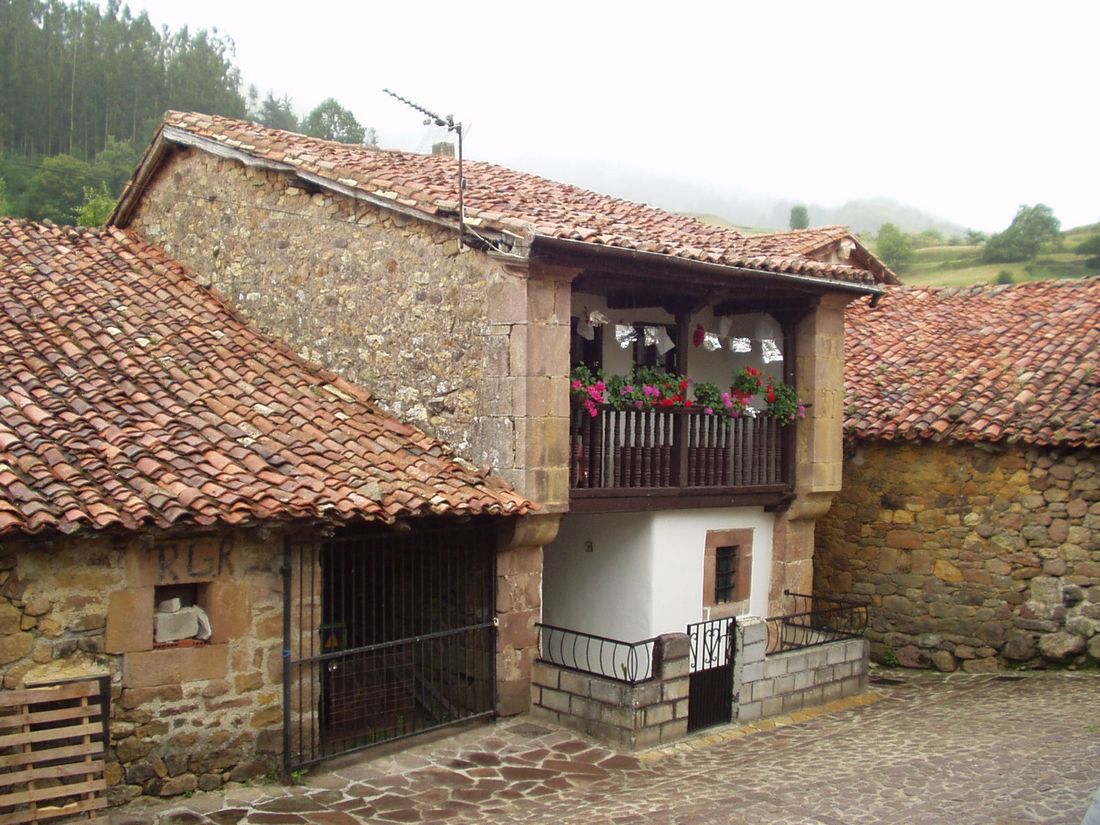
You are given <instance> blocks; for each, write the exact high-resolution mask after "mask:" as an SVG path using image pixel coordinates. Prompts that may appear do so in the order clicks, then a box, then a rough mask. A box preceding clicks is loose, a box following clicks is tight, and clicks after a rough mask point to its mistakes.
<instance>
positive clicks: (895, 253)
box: [875, 223, 913, 269]
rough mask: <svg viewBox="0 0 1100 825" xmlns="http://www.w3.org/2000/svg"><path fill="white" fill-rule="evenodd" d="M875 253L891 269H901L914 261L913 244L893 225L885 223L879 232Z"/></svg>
mask: <svg viewBox="0 0 1100 825" xmlns="http://www.w3.org/2000/svg"><path fill="white" fill-rule="evenodd" d="M875 253H876V254H877V255H878V256H879V257H880V258H881V259H882V261H883V263H885V264H886V265H887V266H888V267H890V268H891V269H901V268H902V267H903V266H905V264H907V263H909V261H911V260H912V259H913V242H912V241H910V240H909V236H908V235H906V234H905V233H904V232H902V231H901V230H900V229H898V228H897V227H896V226H894V225H893V224H892V223H884V224H883V225H882V226H881V227H879V230H878V238H876V240H875Z"/></svg>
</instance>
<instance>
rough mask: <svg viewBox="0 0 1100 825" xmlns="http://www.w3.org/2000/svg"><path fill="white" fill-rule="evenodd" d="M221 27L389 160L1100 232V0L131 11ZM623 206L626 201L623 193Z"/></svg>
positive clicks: (163, 7) (155, 7)
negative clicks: (455, 130) (875, 204)
mask: <svg viewBox="0 0 1100 825" xmlns="http://www.w3.org/2000/svg"><path fill="white" fill-rule="evenodd" d="M130 7H131V9H132V10H134V11H138V10H141V9H145V10H147V11H148V13H149V16H150V19H151V20H152V21H153V22H154V23H155V24H157V25H158V26H159V25H163V24H167V25H168V26H170V27H171V28H173V29H175V28H178V27H179V26H181V25H184V24H187V25H189V26H190V27H191V28H192V30H194V29H197V28H208V29H212V28H217V29H218V30H219V31H220V32H221V33H223V34H226V35H228V36H229V37H231V38H232V39H233V41H234V43H235V46H236V57H235V60H236V64H237V66H238V67H239V68H240V69H241V73H242V76H243V80H244V83H245V85H246V86H247V85H248V84H255V85H256V86H257V88H258V89H259V91H260V94H261V96H262V95H264V94H266V92H267V91H268V90H269V89H270V90H272V91H274V92H275V93H276V95H277V96H280V95H282V94H284V93H285V94H288V95H290V97H291V98H292V99H293V102H294V105H295V108H296V109H297V110H298V112H299V113H300V114H301V113H305V112H307V111H308V110H309V109H311V108H313V107H314V106H315V105H317V103H319V102H320V101H321V100H323V99H324V98H327V97H335V98H336V99H337V100H339V101H340V102H341V103H342V104H343V105H344V106H346V107H347V108H349V109H351V110H352V111H353V112H354V113H355V115H356V116H357V118H358V119H359V121H360V122H361V123H363V124H364V125H369V126H373V127H374V128H375V129H376V130H377V131H378V135H379V140H380V143H381V145H383V146H385V147H387V148H397V149H405V150H411V151H428V150H429V149H430V147H431V144H432V143H433V142H435V141H437V140H440V139H445V136H444V135H443V134H442V130H440V129H438V128H435V127H425V126H423V125H422V120H423V118H422V117H421V116H420V115H418V114H417V113H416V112H414V111H412V110H411V109H408V108H406V107H405V106H403V105H402V104H400V103H398V102H397V101H395V100H393V99H391V98H389V97H387V96H386V95H384V94H383V93H382V92H381V89H382V88H383V87H388V88H391V89H393V90H395V91H397V92H399V93H400V94H402V95H403V96H405V97H407V98H410V99H411V100H414V101H416V102H417V103H420V104H421V105H423V106H426V107H428V108H429V109H432V110H435V111H437V112H439V113H441V114H444V115H446V114H453V115H454V116H455V118H456V119H457V120H460V121H461V122H463V123H464V124H465V125H466V127H467V134H466V139H465V153H466V156H467V157H471V158H474V159H478V160H487V161H491V162H494V163H499V164H503V165H505V166H510V167H512V168H516V169H522V170H524V171H529V172H534V173H537V174H542V175H546V176H548V177H552V178H555V179H557V180H564V181H567V182H572V183H578V184H582V185H588V186H592V187H594V188H599V186H598V185H597V183H596V182H598V181H600V180H607V179H611V178H615V177H618V176H631V177H640V178H652V179H654V180H664V181H677V182H682V183H684V184H688V185H691V186H697V187H702V188H706V189H711V190H714V191H715V192H718V193H721V194H723V195H725V196H728V197H733V198H737V197H742V196H745V197H753V196H764V197H767V198H773V199H783V200H785V199H793V200H796V201H800V202H808V203H817V204H822V205H826V206H836V205H839V204H841V203H843V202H845V201H847V200H849V199H852V198H862V197H878V196H884V197H890V198H894V199H896V200H898V201H901V202H903V203H907V204H910V205H912V206H915V207H918V208H920V209H924V210H926V211H929V212H932V213H934V214H935V215H937V216H940V217H943V218H946V219H948V220H951V221H954V222H956V223H958V224H961V225H963V226H967V227H973V228H977V229H982V230H985V231H996V230H999V229H1003V228H1004V227H1005V226H1007V225H1008V224H1009V223H1010V222H1011V220H1012V216H1013V215H1014V214H1015V212H1016V209H1017V207H1018V206H1019V205H1021V204H1035V203H1038V202H1042V203H1046V204H1047V205H1049V206H1051V207H1052V208H1053V209H1054V212H1055V214H1056V215H1057V216H1058V217H1059V218H1060V219H1061V221H1062V225H1063V227H1066V228H1068V227H1072V226H1077V225H1080V224H1085V223H1093V222H1096V221H1100V198H1098V197H1097V193H1098V192H1100V162H1098V152H1097V145H1098V143H1100V137H1098V135H1097V121H1098V119H1100V108H1098V107H1097V105H1096V96H1097V94H1098V88H1100V83H1098V81H1100V62H1098V59H1097V56H1096V51H1095V32H1096V31H1097V29H1098V27H1100V3H1095V2H1088V1H1087V0H1082V1H1081V2H1061V0H1053V1H1052V0H1045V2H1042V3H1035V2H1028V3H1023V2H1012V1H1011V0H1001V1H1000V2H976V1H975V0H954V2H937V1H936V0H933V1H932V2H920V3H914V2H903V1H902V0H894V1H893V2H889V1H888V0H887V1H884V0H877V2H867V3H863V2H845V0H835V1H834V2H829V3H822V2H820V1H818V2H805V3H803V2H796V1H795V0H786V2H754V3H747V2H728V1H727V2H723V3H718V2H713V3H700V2H692V1H691V0H681V2H676V3H670V2H661V3H653V4H650V3H647V2H644V1H643V0H635V1H634V2H630V3H619V2H603V1H601V0H588V2H572V0H555V1H554V2H549V3H547V2H536V0H527V2H515V1H514V0H513V2H499V3H498V2H484V3H481V2H476V0H466V2H463V3H436V2H433V1H432V0H419V2H415V3H411V2H405V3H381V2H336V1H335V0H311V2H309V3H294V4H293V5H292V4H289V3H271V2H265V3H258V2H251V1H250V0H234V1H233V2H226V0H187V2H179V0H131V2H130ZM612 194H615V193H614V192H612Z"/></svg>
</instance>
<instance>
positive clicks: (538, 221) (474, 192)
mask: <svg viewBox="0 0 1100 825" xmlns="http://www.w3.org/2000/svg"><path fill="white" fill-rule="evenodd" d="M166 128H174V129H179V130H182V131H183V132H186V133H188V134H190V135H191V136H192V138H197V139H199V140H200V141H201V140H202V139H206V140H212V141H215V142H217V143H221V144H224V145H233V146H234V148H235V150H236V151H239V152H242V153H244V154H250V155H253V156H255V157H262V158H266V159H269V160H274V161H276V162H281V163H286V164H289V165H290V166H293V167H294V168H295V169H300V170H302V171H303V172H306V173H309V174H310V175H312V176H314V177H315V178H317V179H322V180H327V181H329V182H331V183H332V184H338V185H341V186H346V187H349V188H351V189H354V190H357V191H359V192H361V193H363V194H364V195H370V196H374V197H382V198H384V199H385V200H386V201H387V202H390V203H393V202H397V203H399V204H400V205H401V206H402V207H403V208H408V209H412V210H414V211H418V212H420V213H421V214H422V215H424V217H425V218H432V219H438V218H439V216H440V215H442V216H445V219H446V220H449V221H451V222H457V203H458V189H457V183H456V179H457V166H458V162H457V160H456V159H454V158H449V157H443V156H439V155H422V154H416V153H410V152H402V151H398V150H380V149H375V148H371V147H366V146H358V145H349V144H342V143H337V142H334V141H325V140H321V139H320V138H313V137H309V136H306V135H301V134H298V133H295V132H288V131H283V130H279V129H271V128H269V127H266V126H262V125H259V124H255V123H249V122H247V121H243V120H238V119H235V118H227V117H221V116H216V115H204V114H200V113H195V112H179V111H169V112H167V113H166V115H165V119H164V122H163V124H162V129H161V132H160V133H159V135H158V138H156V139H154V143H153V144H152V145H151V146H150V147H149V149H147V150H146V155H145V157H144V158H143V160H142V165H141V166H140V167H139V171H138V177H135V178H134V179H132V180H131V181H130V183H129V184H128V187H127V190H126V191H125V192H124V193H123V196H122V199H121V200H120V205H119V207H118V209H116V212H115V215H114V216H113V217H112V220H113V221H121V222H122V223H125V222H126V220H127V217H128V215H129V212H130V210H132V205H133V204H134V203H136V200H137V199H139V198H140V197H141V193H142V191H143V189H144V184H143V179H141V178H140V176H141V175H142V174H143V170H145V172H146V173H147V174H152V169H151V168H150V165H153V164H155V162H156V157H155V156H156V155H157V152H156V151H154V150H155V149H156V147H157V146H158V140H160V139H161V138H160V135H163V134H164V130H165V129H166ZM231 141H234V143H230V142H231ZM200 146H201V142H200ZM312 158H318V160H311V159H312ZM321 158H324V160H323V161H322V160H320V159H321ZM464 177H465V178H466V187H467V188H466V191H465V193H464V200H465V210H466V217H467V223H469V224H470V225H472V226H477V227H478V228H479V229H481V230H486V229H487V230H494V231H499V232H502V233H511V234H514V235H518V236H520V237H522V238H525V239H527V240H528V241H532V240H535V239H537V238H538V237H546V238H571V239H576V240H581V241H583V242H585V243H589V244H592V245H597V246H611V247H619V248H623V249H632V250H637V249H647V250H648V249H649V246H650V245H651V244H653V243H654V242H655V243H656V244H657V246H658V247H659V250H660V251H659V252H658V254H662V255H666V256H669V257H673V258H682V259H688V260H699V259H702V257H703V252H704V250H705V251H706V252H707V254H708V255H709V256H711V257H710V258H708V260H709V261H710V262H711V263H717V264H720V265H724V266H730V267H735V268H738V267H744V266H746V263H745V262H746V261H747V260H749V259H750V258H752V257H753V256H752V251H753V250H754V249H755V248H756V247H755V245H754V242H753V241H752V238H753V237H754V236H746V235H743V234H741V233H740V232H737V231H736V230H733V229H730V228H726V227H719V226H715V225H712V224H706V223H704V222H702V221H699V220H697V219H696V218H693V217H690V216H686V215H678V214H675V213H672V212H668V211H665V210H662V209H659V208H657V207H653V206H649V205H647V204H643V203H636V202H633V201H628V200H625V199H622V198H616V197H612V196H608V195H602V194H599V193H597V192H593V191H591V190H587V189H583V188H581V187H578V186H575V185H572V184H566V183H560V182H556V181H553V180H550V179H548V178H544V177H540V176H537V175H533V174H529V173H526V172H519V171H515V170H512V169H507V168H505V167H502V166H498V165H495V164H492V163H487V162H484V161H475V160H467V161H466V162H465V171H464ZM769 253H770V254H769V255H768V256H767V257H762V258H759V259H758V263H757V266H759V267H761V268H763V269H764V270H765V271H774V272H779V273H788V274H792V273H793V274H798V275H802V276H807V277H815V278H823V279H828V280H834V281H837V282H840V283H844V284H861V285H867V286H868V287H872V286H873V284H874V282H875V275H874V274H873V273H872V272H870V271H869V270H866V269H862V268H860V267H855V266H850V265H846V264H837V263H826V262H822V261H816V260H813V259H811V258H807V257H805V256H804V255H802V254H801V252H800V250H799V249H795V248H789V247H788V248H783V247H780V248H773V249H770V250H769Z"/></svg>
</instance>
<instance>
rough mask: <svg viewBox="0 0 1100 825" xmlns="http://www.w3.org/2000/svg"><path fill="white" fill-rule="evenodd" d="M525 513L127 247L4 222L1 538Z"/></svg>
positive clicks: (157, 258)
mask: <svg viewBox="0 0 1100 825" xmlns="http://www.w3.org/2000/svg"><path fill="white" fill-rule="evenodd" d="M527 509H528V504H527V502H525V501H524V499H523V498H522V497H521V496H519V495H517V494H515V493H513V492H511V491H510V490H508V489H507V488H506V487H505V485H503V483H499V482H496V481H495V480H492V479H486V478H484V477H482V476H480V475H479V474H478V473H476V472H474V471H472V470H470V469H466V468H465V467H463V466H461V465H460V464H459V463H456V461H454V460H452V459H451V458H449V457H448V456H447V451H446V449H445V448H444V447H443V446H442V445H441V444H440V443H438V442H437V441H435V440H433V439H432V438H429V437H428V436H427V435H425V434H424V433H422V432H420V431H418V430H416V429H414V428H412V427H410V426H407V425H405V424H402V423H400V422H398V421H396V420H394V419H393V418H390V417H388V416H386V415H383V414H382V413H380V412H379V411H377V410H376V409H375V408H374V407H373V406H372V405H371V404H370V403H368V395H367V394H366V393H365V392H363V391H362V390H360V389H357V388H356V387H354V386H352V385H351V384H348V383H347V382H346V381H344V380H342V379H340V378H338V377H337V376H335V375H333V374H331V373H328V372H325V371H323V370H321V369H320V368H319V367H316V366H314V365H311V364H309V363H308V362H306V361H304V360H303V359H301V358H299V357H298V356H297V355H295V354H294V353H292V352H291V351H290V350H289V349H287V348H286V347H285V346H284V345H283V344H281V343H279V342H278V341H275V340H273V339H271V338H268V337H266V336H264V335H262V334H261V333H260V332H258V331H257V330H256V328H254V327H252V326H250V325H249V324H248V323H247V322H246V321H244V320H243V319H242V318H241V317H240V316H239V315H237V314H235V313H234V312H233V311H232V310H230V309H229V308H228V307H227V305H226V304H225V303H223V301H222V300H221V298H219V297H218V296H216V295H214V294H212V293H211V292H209V291H208V290H205V289H203V288H202V287H200V286H199V285H198V284H197V283H196V282H195V281H193V280H192V279H191V278H190V277H189V276H188V274H187V273H186V271H185V269H184V268H183V266H182V265H181V264H179V263H176V262H175V261H173V260H171V259H169V258H168V257H167V256H166V255H165V253H164V252H162V251H161V250H159V249H157V248H155V247H153V246H150V245H148V244H146V243H144V242H142V241H141V240H140V239H139V238H138V237H137V236H135V235H133V234H132V233H129V232H127V231H124V230H110V231H106V230H104V231H90V230H76V229H71V228H65V227H55V226H52V225H48V226H41V225H38V224H34V223H29V222H22V221H14V220H2V221H0V535H2V534H4V533H11V532H15V531H22V532H29V533H35V532H38V531H40V530H44V529H49V528H53V529H59V530H62V531H66V532H68V531H73V530H76V529H78V528H81V527H86V528H92V529H99V528H112V527H121V528H131V529H133V528H138V527H141V526H142V525H155V526H157V527H169V526H172V525H177V524H196V525H209V524H214V523H217V522H221V523H225V524H242V523H251V522H254V521H256V520H258V519H286V518H321V519H326V520H329V521H335V522H345V521H356V520H380V521H386V522H392V521H393V520H394V519H395V518H398V517H402V516H417V515H426V514H456V515H477V514H497V513H522V512H525V511H526V510H527Z"/></svg>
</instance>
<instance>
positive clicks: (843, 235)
mask: <svg viewBox="0 0 1100 825" xmlns="http://www.w3.org/2000/svg"><path fill="white" fill-rule="evenodd" d="M746 240H747V241H748V242H749V243H750V244H751V245H752V248H753V249H756V250H757V251H759V252H760V253H761V254H776V253H777V252H779V251H780V250H793V251H795V252H797V253H798V254H800V255H805V256H806V257H808V258H814V259H815V260H826V259H827V256H828V255H829V253H830V252H831V251H832V248H833V246H834V244H838V243H839V242H840V241H843V240H848V241H851V243H852V244H853V247H852V252H851V254H850V257H849V260H850V261H851V264H852V265H853V266H856V267H858V268H860V269H867V270H870V271H871V272H872V273H873V274H874V276H875V280H876V281H877V282H878V283H885V284H895V285H896V284H900V283H901V281H899V280H898V276H897V275H896V274H894V272H893V270H891V269H890V267H888V266H886V264H884V263H883V262H882V261H881V260H879V258H878V257H877V256H876V255H875V254H874V253H873V252H872V251H871V250H870V249H868V248H867V247H866V246H864V244H863V242H862V241H861V240H860V239H859V238H858V237H857V236H856V235H855V234H853V233H852V230H851V229H849V228H848V227H846V226H839V225H833V226H816V227H813V228H812V229H792V230H790V231H789V232H765V233H762V234H759V235H749V236H747V238H746Z"/></svg>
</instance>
